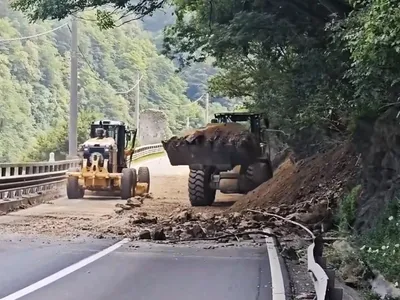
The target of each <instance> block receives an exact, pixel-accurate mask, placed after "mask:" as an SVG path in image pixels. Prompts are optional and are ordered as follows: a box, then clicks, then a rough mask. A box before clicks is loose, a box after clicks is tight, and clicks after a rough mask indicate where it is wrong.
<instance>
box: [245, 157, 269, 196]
mask: <svg viewBox="0 0 400 300" xmlns="http://www.w3.org/2000/svg"><path fill="white" fill-rule="evenodd" d="M272 176H273V170H272V165H271V163H270V162H267V163H257V164H254V165H251V166H249V167H248V168H247V170H246V175H245V177H246V179H247V185H248V186H247V189H248V191H251V190H254V189H255V188H257V187H258V186H260V185H261V184H263V183H264V182H266V181H268V180H270V179H271V178H272Z"/></svg>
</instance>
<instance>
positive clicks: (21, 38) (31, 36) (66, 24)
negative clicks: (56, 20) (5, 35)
mask: <svg viewBox="0 0 400 300" xmlns="http://www.w3.org/2000/svg"><path fill="white" fill-rule="evenodd" d="M65 26H68V27H69V25H68V23H64V24H62V25H60V26H58V27H56V28H53V29H51V30H47V31H45V32H42V33H38V34H34V35H29V36H23V37H19V38H11V39H3V40H0V43H6V42H14V41H22V40H28V39H33V38H37V37H40V36H42V35H46V34H49V33H52V32H54V31H57V30H59V29H61V28H63V27H65Z"/></svg>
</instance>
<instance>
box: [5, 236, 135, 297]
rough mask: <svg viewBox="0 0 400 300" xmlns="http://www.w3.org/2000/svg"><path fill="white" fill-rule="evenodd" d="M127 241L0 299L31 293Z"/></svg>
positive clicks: (126, 240)
mask: <svg viewBox="0 0 400 300" xmlns="http://www.w3.org/2000/svg"><path fill="white" fill-rule="evenodd" d="M129 241H130V239H129V238H126V239H123V240H122V241H119V242H118V243H115V244H114V245H111V246H110V247H108V248H106V249H104V250H101V251H100V252H97V253H96V254H93V255H91V256H89V257H86V258H84V259H82V260H80V261H78V262H77V263H75V264H73V265H71V266H69V267H66V268H65V269H62V270H60V271H58V272H56V273H54V274H53V275H50V276H48V277H46V278H43V279H42V280H39V281H37V282H35V283H33V284H31V285H29V286H27V287H26V288H23V289H21V290H19V291H17V292H15V293H12V294H10V295H8V296H6V297H4V298H1V299H0V300H16V299H19V298H22V297H24V296H26V295H28V294H31V293H33V292H34V291H37V290H38V289H40V288H42V287H45V286H47V285H49V284H51V283H53V282H55V281H57V280H58V279H61V278H63V277H65V276H67V275H69V274H71V273H72V272H75V271H77V270H79V269H81V268H83V267H85V266H87V265H88V264H90V263H92V262H94V261H96V260H98V259H100V258H102V257H103V256H105V255H107V254H109V253H111V252H113V251H115V250H117V249H118V248H119V247H121V246H122V245H124V244H126V243H127V242H129Z"/></svg>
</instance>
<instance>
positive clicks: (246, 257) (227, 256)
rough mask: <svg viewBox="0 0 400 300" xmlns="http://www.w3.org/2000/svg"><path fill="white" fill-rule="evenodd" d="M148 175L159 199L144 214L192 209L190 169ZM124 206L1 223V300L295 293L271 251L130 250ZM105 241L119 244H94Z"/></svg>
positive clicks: (146, 246) (84, 205)
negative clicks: (120, 213)
mask: <svg viewBox="0 0 400 300" xmlns="http://www.w3.org/2000/svg"><path fill="white" fill-rule="evenodd" d="M141 165H147V166H148V167H149V169H150V172H151V192H152V193H153V195H154V199H149V201H145V202H144V204H143V206H142V207H140V208H139V209H140V210H142V211H143V212H146V213H148V214H151V215H157V216H160V217H162V216H166V215H168V214H171V212H173V211H174V210H175V209H177V208H184V207H188V206H189V204H188V199H187V175H188V168H187V167H172V166H170V165H169V162H168V159H167V158H166V157H161V158H157V159H152V160H151V161H148V162H143V163H141ZM136 167H139V165H137V166H136ZM217 199H218V203H217V205H215V206H212V207H207V208H199V209H198V211H199V212H202V211H211V210H212V211H217V212H218V211H221V210H223V209H224V208H225V207H226V206H227V205H228V204H229V203H231V201H234V197H231V196H229V197H228V196H226V195H219V196H218V198H217ZM121 202H122V201H121V200H119V199H118V198H114V199H112V198H110V197H108V198H106V197H99V196H88V197H86V198H85V199H81V200H68V199H57V200H54V201H52V203H51V204H42V205H39V206H36V207H32V208H29V209H25V210H20V211H17V212H13V213H10V214H8V215H6V216H1V217H0V230H1V231H2V235H1V237H0V300H11V299H40V300H47V299H57V300H62V299H76V300H80V299H82V300H83V299H85V300H92V299H93V300H94V299H100V300H101V299H104V300H106V299H107V300H108V299H137V300H139V299H146V300H152V299H154V300H157V299H165V300H172V299H174V300H178V299H193V300H197V299H199V300H200V299H202V300H204V299H206V298H210V299H215V300H219V299H230V300H247V299H266V300H283V299H285V297H283V294H281V293H282V288H285V289H286V290H287V289H288V287H289V285H288V284H287V282H286V276H285V274H283V275H282V270H281V269H283V268H281V267H280V263H279V260H278V257H277V255H276V251H274V250H275V249H274V247H272V246H271V245H270V246H269V247H267V246H266V244H265V243H264V244H263V246H261V247H256V246H254V244H250V243H248V244H246V243H244V242H242V243H237V244H218V245H217V246H215V245H214V246H213V245H212V244H206V243H205V242H190V243H181V244H157V243H149V242H139V241H131V240H129V239H123V240H122V238H118V236H122V234H123V233H124V230H125V229H126V228H127V226H129V222H128V220H127V218H124V217H122V216H118V217H115V216H113V214H115V213H114V212H113V210H114V208H115V204H116V203H121ZM89 233H90V234H89ZM106 233H109V234H110V233H111V237H110V238H108V235H106V238H102V239H99V238H98V237H99V236H96V235H101V234H106ZM96 237H97V238H96ZM261 241H263V242H264V240H261ZM271 270H272V271H271ZM273 285H274V286H273ZM273 291H274V293H273ZM273 295H274V296H273Z"/></svg>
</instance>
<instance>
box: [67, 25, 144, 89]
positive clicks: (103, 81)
mask: <svg viewBox="0 0 400 300" xmlns="http://www.w3.org/2000/svg"><path fill="white" fill-rule="evenodd" d="M67 25H68V24H67ZM68 29H69V31H70V32H72V31H71V27H70V26H69V25H68ZM78 51H79V53H80V54H81V56H82V58H83V60H84V61H85V62H86V64H87V65H88V67H89V69H90V70H91V71H92V73H93V74H94V75H95V76H93V78H94V79H96V80H97V81H98V82H100V83H101V84H104V83H106V84H108V85H110V87H111V88H112V89H114V88H113V87H112V86H111V84H110V83H109V82H107V81H106V80H104V79H102V78H101V77H100V76H99V74H98V72H97V71H96V70H95V69H94V67H93V66H92V64H91V63H90V61H89V60H88V59H87V57H86V55H85V54H84V53H83V51H82V49H81V47H79V46H78ZM142 78H143V75H142V76H140V78H139V81H137V82H136V83H135V85H134V86H132V87H131V88H130V89H128V90H126V91H120V92H115V93H116V94H118V95H120V94H128V93H130V92H131V91H133V89H134V88H135V87H136V86H137V85H138V84H139V82H140V81H141V80H142ZM114 90H115V89H114Z"/></svg>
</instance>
